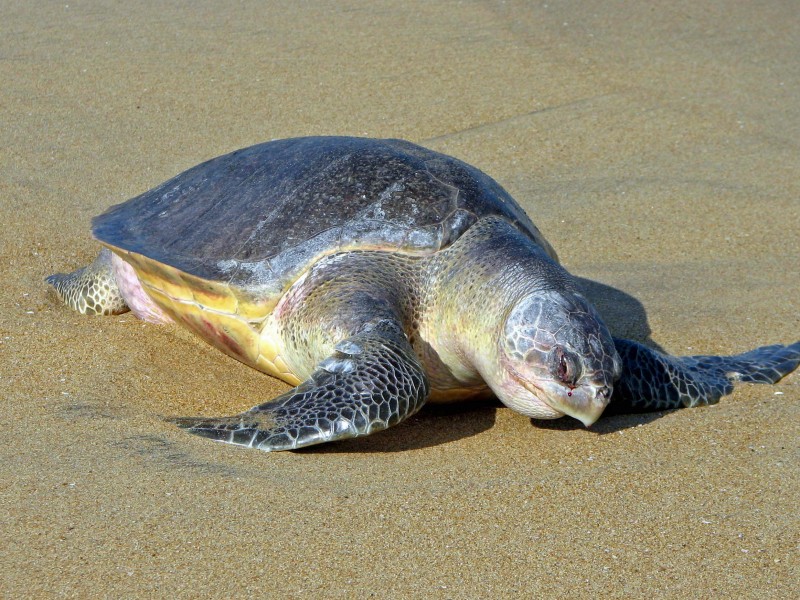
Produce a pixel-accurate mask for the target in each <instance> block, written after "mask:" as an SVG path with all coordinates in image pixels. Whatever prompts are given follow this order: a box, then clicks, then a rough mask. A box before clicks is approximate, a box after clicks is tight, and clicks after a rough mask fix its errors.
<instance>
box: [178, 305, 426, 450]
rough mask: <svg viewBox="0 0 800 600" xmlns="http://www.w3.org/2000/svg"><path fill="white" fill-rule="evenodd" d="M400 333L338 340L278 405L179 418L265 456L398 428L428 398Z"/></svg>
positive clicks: (392, 328)
mask: <svg viewBox="0 0 800 600" xmlns="http://www.w3.org/2000/svg"><path fill="white" fill-rule="evenodd" d="M428 392H429V386H428V379H427V377H426V376H425V373H424V371H423V369H422V366H421V365H420V363H419V361H418V359H417V357H416V355H415V354H414V352H413V350H412V349H411V345H410V344H409V343H408V340H407V339H406V337H405V335H404V334H403V332H402V330H401V329H400V327H399V326H398V325H397V324H396V323H394V322H392V321H380V322H379V323H378V324H377V325H372V326H369V325H368V326H367V327H365V328H364V329H363V330H362V331H361V332H359V333H358V334H356V335H354V336H352V337H350V338H348V339H346V340H344V341H342V342H340V343H339V344H337V346H336V351H335V352H334V354H333V355H332V356H330V357H329V358H327V359H325V360H324V361H322V362H321V363H320V364H319V365H318V366H317V369H316V371H314V373H313V374H312V375H311V378H310V379H308V380H307V381H305V382H303V383H302V384H300V385H299V386H297V387H296V388H295V389H293V390H291V391H290V392H287V393H286V394H283V395H282V396H279V397H278V398H276V399H275V400H273V401H272V402H267V403H265V404H261V405H259V406H256V407H254V408H251V409H250V410H248V411H247V412H244V413H242V414H239V415H235V416H232V417H222V418H202V417H198V418H180V419H176V420H175V423H176V424H177V425H178V426H180V427H183V428H185V429H186V430H187V431H189V432H190V433H194V434H196V435H201V436H204V437H209V438H212V439H215V440H218V441H221V442H228V443H230V444H239V445H242V446H248V447H250V448H258V449H259V450H265V451H272V450H294V449H296V448H301V447H303V446H311V445H312V444H321V443H324V442H332V441H334V440H341V439H346V438H353V437H357V436H361V435H369V434H371V433H374V432H376V431H381V430H383V429H386V428H388V427H391V426H392V425H396V424H397V423H399V422H400V421H402V420H403V419H405V418H407V417H409V416H411V415H413V414H414V413H415V412H417V411H418V410H419V409H420V408H421V407H422V405H423V404H424V403H425V400H426V399H427V397H428Z"/></svg>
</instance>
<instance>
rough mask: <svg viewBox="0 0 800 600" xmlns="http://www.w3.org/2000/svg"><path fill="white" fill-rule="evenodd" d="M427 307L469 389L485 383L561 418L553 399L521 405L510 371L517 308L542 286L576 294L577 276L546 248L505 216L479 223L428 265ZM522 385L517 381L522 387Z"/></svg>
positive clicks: (532, 411)
mask: <svg viewBox="0 0 800 600" xmlns="http://www.w3.org/2000/svg"><path fill="white" fill-rule="evenodd" d="M429 268H430V269H431V271H432V272H431V274H430V275H429V277H428V281H430V282H435V284H434V286H433V287H432V289H431V290H430V291H429V293H428V294H427V298H428V302H427V303H426V304H428V306H429V307H433V306H434V305H435V310H429V311H427V312H428V314H433V315H435V318H432V319H425V320H424V322H423V323H422V327H421V334H422V336H423V337H424V338H427V339H428V340H430V342H431V345H432V346H433V347H434V348H435V350H436V353H437V354H438V356H439V359H440V360H441V361H442V362H444V363H445V364H446V365H447V366H448V367H449V370H450V372H451V373H452V375H453V377H454V378H455V379H456V380H458V381H459V382H462V383H463V384H464V387H465V388H466V387H470V386H475V385H477V384H479V382H480V381H483V382H485V383H486V384H487V385H488V386H489V387H490V388H491V390H492V392H494V394H495V395H496V396H497V397H498V398H499V399H500V400H501V401H502V402H503V403H504V404H506V405H507V406H509V408H512V409H514V410H517V411H518V412H521V413H523V414H526V415H528V416H532V417H539V418H555V417H559V416H562V414H563V413H560V412H556V411H554V410H553V409H551V408H550V407H548V406H547V405H546V404H544V403H541V406H539V405H538V404H537V405H535V406H533V407H532V406H531V405H530V402H525V403H524V405H522V404H520V402H519V400H518V398H517V397H516V396H514V395H513V394H511V393H510V392H511V390H512V389H513V388H514V387H515V384H514V382H513V381H512V380H511V377H512V376H511V373H509V372H508V370H507V369H505V368H504V360H503V358H502V357H501V354H502V353H501V350H500V343H499V342H500V336H501V335H503V325H504V323H505V321H506V319H507V317H508V315H509V313H510V311H511V310H512V308H513V307H514V306H515V305H516V304H517V303H518V302H519V301H520V300H521V299H522V298H524V297H525V296H528V295H530V294H532V293H535V292H537V291H547V290H552V289H555V290H559V291H560V292H567V293H572V292H574V291H575V285H574V283H573V279H572V276H571V275H570V274H569V273H567V271H566V270H564V269H563V268H562V267H561V266H559V265H558V264H557V263H556V262H555V260H553V258H551V257H550V256H549V255H548V253H547V251H545V250H544V249H543V248H542V247H540V246H538V245H536V244H534V243H532V242H531V240H530V239H529V238H528V237H526V236H525V235H524V234H522V233H520V232H519V231H518V230H517V229H516V228H515V227H514V226H513V225H511V224H510V223H508V222H507V221H505V220H502V219H498V218H489V219H484V220H483V221H481V222H479V223H477V224H476V225H474V226H473V227H472V228H470V230H468V231H467V232H465V234H464V235H463V236H462V237H461V238H460V239H459V240H458V241H457V242H456V244H454V245H453V246H452V247H451V248H449V249H448V250H446V251H444V252H440V253H439V254H437V255H436V256H435V258H434V260H433V261H431V264H430V266H429ZM517 387H518V384H517Z"/></svg>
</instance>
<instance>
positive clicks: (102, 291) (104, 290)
mask: <svg viewBox="0 0 800 600" xmlns="http://www.w3.org/2000/svg"><path fill="white" fill-rule="evenodd" d="M111 256H112V255H111V250H109V249H108V248H103V249H102V250H101V251H100V254H99V255H98V256H97V258H96V259H95V260H94V262H93V263H92V264H90V265H88V266H86V267H83V268H82V269H78V270H77V271H73V272H72V273H56V274H55V275H50V277H47V278H46V279H45V281H46V282H47V283H49V284H50V285H52V286H53V287H54V288H55V289H56V292H57V293H58V296H59V297H60V298H61V299H62V300H63V301H64V303H65V304H66V305H67V306H69V307H70V308H71V309H72V310H76V311H78V312H79V313H81V314H83V315H118V314H120V313H124V312H127V311H128V310H129V309H128V305H127V304H126V303H125V299H124V298H123V297H122V294H121V293H120V291H119V287H117V280H116V278H115V277H114V269H113V268H112V266H111Z"/></svg>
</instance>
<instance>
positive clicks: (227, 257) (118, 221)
mask: <svg viewBox="0 0 800 600" xmlns="http://www.w3.org/2000/svg"><path fill="white" fill-rule="evenodd" d="M487 215H498V216H502V217H504V218H506V219H508V220H509V221H511V222H512V223H514V224H515V225H516V226H517V227H518V228H519V229H520V230H522V231H524V232H526V233H527V234H528V235H530V236H531V238H532V240H534V241H536V242H537V243H539V244H541V245H542V246H544V247H545V249H546V250H547V251H548V252H552V250H551V249H550V247H549V245H548V244H547V242H546V241H544V239H543V238H542V236H541V234H540V233H539V231H538V230H537V229H536V227H535V226H534V225H533V223H532V222H531V221H530V219H529V218H528V217H527V215H526V214H525V213H524V212H523V210H522V209H521V208H520V207H519V205H517V203H516V202H515V201H514V200H513V198H511V196H510V195H509V194H508V193H507V192H506V191H505V190H503V188H501V187H500V186H499V185H498V184H497V183H496V182H495V181H494V180H493V179H492V178H490V177H489V176H487V175H485V174H484V173H482V172H481V171H479V170H478V169H476V168H474V167H471V166H469V165H467V164H466V163H464V162H461V161H460V160H457V159H455V158H452V157H449V156H446V155H444V154H440V153H438V152H433V151H431V150H428V149H426V148H422V147H421V146H417V145H415V144H412V143H410V142H405V141H401V140H375V139H368V138H350V137H307V138H295V139H286V140H279V141H274V142H267V143H264V144H258V145H256V146H251V147H249V148H244V149H242V150H237V151H235V152H232V153H230V154H226V155H224V156H220V157H218V158H215V159H212V160H210V161H208V162H205V163H202V164H200V165H197V166H196V167H193V168H191V169H189V170H188V171H185V172H183V173H181V174H180V175H178V176H176V177H174V178H173V179H170V180H169V181H167V182H165V183H163V184H161V185H160V186H158V187H156V188H154V189H152V190H150V191H149V192H145V193H144V194H142V195H141V196H137V197H136V198H133V199H131V200H128V201H127V202H124V203H123V204H119V205H117V206H114V207H112V208H110V209H109V210H108V211H107V212H106V213H104V214H102V215H100V216H98V217H96V218H95V219H94V221H93V233H94V236H95V237H96V238H97V239H98V240H100V241H101V242H104V243H107V244H109V245H111V246H115V247H117V248H121V249H123V250H127V251H130V252H135V253H138V254H141V255H144V256H146V257H148V258H150V259H153V260H155V261H158V262H160V263H163V264H166V265H169V266H172V267H174V268H176V269H178V270H180V271H184V272H186V273H189V274H191V275H195V276H197V277H200V278H203V279H207V280H211V281H223V282H226V283H230V284H231V285H232V286H234V287H237V288H240V289H246V290H249V291H251V292H257V291H258V292H260V293H268V294H269V293H277V292H279V291H280V290H281V289H285V286H286V284H287V282H290V281H292V280H293V279H294V278H296V277H297V275H298V274H299V273H300V272H301V271H302V270H303V269H304V268H305V267H306V266H307V265H308V263H309V261H311V260H314V259H315V257H317V256H320V255H321V254H329V253H331V252H335V251H336V250H337V249H340V248H361V247H364V248H380V249H385V250H388V251H398V252H408V253H414V254H430V253H433V252H436V251H438V250H440V249H442V248H445V247H447V246H448V245H450V244H452V243H453V241H454V240H456V239H458V237H459V236H460V235H461V234H462V233H463V232H464V231H465V230H466V229H467V228H468V227H469V226H470V225H472V224H473V223H474V222H475V221H476V220H478V219H479V218H481V217H483V216H487Z"/></svg>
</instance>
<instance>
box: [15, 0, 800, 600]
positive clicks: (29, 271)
mask: <svg viewBox="0 0 800 600" xmlns="http://www.w3.org/2000/svg"><path fill="white" fill-rule="evenodd" d="M67 1H68V4H67V3H66V2H62V3H41V2H40V3H29V2H22V1H20V2H8V1H6V2H2V6H0V14H2V19H0V78H1V79H0V80H1V81H2V85H1V86H0V218H2V237H0V259H1V264H0V274H1V276H2V281H3V286H2V288H1V289H0V306H2V313H1V314H0V364H1V365H2V366H0V393H2V397H3V399H4V401H5V403H4V413H5V420H6V424H7V425H6V433H7V434H8V435H7V437H6V442H5V443H4V444H3V449H2V451H1V453H0V477H1V478H2V482H3V483H2V504H1V505H0V518H1V519H2V529H1V531H2V540H1V541H0V542H1V543H2V551H1V553H0V581H1V583H0V595H2V596H4V597H9V598H10V597H21V596H29V597H41V598H44V597H61V596H67V597H81V598H83V597H115V598H116V597H157V596H162V597H173V596H179V597H186V598H191V597H217V596H223V595H233V594H236V595H239V596H244V597H247V596H256V595H259V596H266V597H276V598H277V597H310V596H316V597H347V598H356V597H368V596H369V597H373V596H374V597H383V598H390V597H391V598H395V597H397V598H412V597H413V598H429V597H430V598H479V597H484V598H489V597H520V598H531V597H570V598H576V597H598V596H602V597H651V596H652V597H737V598H738V597H749V598H765V597H771V598H788V597H791V596H796V595H797V594H798V583H797V581H798V571H799V569H798V562H799V560H798V540H799V538H800V527H799V526H798V504H799V503H798V498H800V493H799V492H800V473H799V472H798V439H799V438H800V418H799V417H800V374H797V373H796V374H794V375H792V376H790V377H788V378H786V380H785V381H783V382H782V383H781V384H779V385H778V386H775V387H767V386H743V387H741V388H739V389H738V390H737V391H736V392H735V393H734V394H733V395H732V396H729V397H727V398H725V399H723V401H722V402H721V403H720V404H719V405H718V406H715V407H712V408H705V409H696V410H685V411H676V412H672V413H667V414H657V415H649V416H644V417H630V416H626V417H612V418H607V419H604V420H602V421H601V422H600V423H599V424H598V426H596V427H595V428H593V430H591V431H586V430H584V429H582V428H581V427H578V426H576V424H575V422H567V421H562V422H554V423H549V424H548V423H545V424H537V423H533V422H531V421H530V420H528V419H526V418H523V417H521V416H519V415H517V414H513V413H512V412H511V411H510V410H508V409H506V408H503V407H500V406H499V405H492V404H489V405H486V404H484V405H478V406H472V407H469V406H467V407H462V408H460V409H458V410H449V411H442V410H426V411H423V413H422V414H420V415H419V416H417V417H415V418H413V419H411V420H410V422H408V423H406V424H404V425H402V426H399V427H397V428H396V429H394V430H391V431H389V432H386V433H384V434H380V435H376V436H374V437H371V438H367V439H363V440H357V441H353V442H348V443H342V444H338V445H330V446H327V447H321V448H319V449H317V450H310V451H303V452H296V453H278V454H272V455H270V454H264V453H260V452H255V451H246V450H242V449H239V448H236V447H232V446H226V445H220V444H214V443H211V442H209V441H207V440H203V439H200V438H196V437H193V436H189V435H186V434H184V433H182V432H180V431H178V430H176V429H175V428H174V427H172V426H171V425H169V424H168V423H165V422H164V421H163V420H162V416H163V415H176V414H225V413H230V412H233V411H238V410H241V409H244V408H246V407H249V406H251V405H252V404H255V403H256V402H261V401H264V400H266V399H268V398H270V397H271V396H273V395H274V394H276V393H277V392H279V391H281V390H283V389H286V388H285V386H283V385H282V384H280V383H279V382H277V381H275V380H273V379H270V378H269V377H266V376H262V375H260V374H258V373H256V372H254V371H252V370H250V369H248V368H246V367H244V366H242V365H240V364H238V363H236V362H234V361H233V360H231V359H228V358H226V357H225V356H223V355H222V354H220V353H217V352H216V351H214V350H212V349H210V348H209V347H206V346H205V345H203V344H202V343H201V342H198V341H195V340H193V339H192V338H190V337H189V336H188V335H185V334H182V333H181V332H179V331H177V330H176V329H175V328H171V327H162V328H159V327H156V326H152V325H148V324H144V323H141V322H139V321H137V320H136V319H134V318H133V317H131V316H130V315H124V316H121V317H115V318H88V317H81V316H79V315H76V314H73V313H71V312H69V311H67V309H66V308H65V307H63V306H62V305H60V304H59V303H58V302H57V301H56V299H55V297H54V295H53V294H52V293H51V292H50V291H49V290H48V289H47V287H46V286H45V284H44V283H43V281H42V278H43V277H44V276H45V275H47V274H49V273H52V272H54V271H57V270H64V269H72V268H76V267H78V266H80V265H82V264H84V263H86V262H88V261H90V260H91V259H92V258H93V256H94V254H95V252H96V250H97V246H96V244H95V243H93V242H92V240H91V239H90V236H89V233H88V231H89V219H90V217H91V216H92V215H94V214H96V213H99V212H101V211H102V210H104V209H105V208H106V207H107V206H109V205H110V204H113V203H117V202H120V201H122V200H125V199H126V198H128V197H130V196H133V195H135V194H138V193H140V192H143V191H145V190H147V189H149V188H150V187H152V186H153V185H155V184H158V183H160V182H161V181H163V180H165V179H167V178H168V177H170V176H172V175H174V174H176V173H177V172H179V171H181V170H183V169H184V168H187V167H189V166H192V165H194V164H196V163H198V162H200V161H201V160H204V159H206V158H209V157H212V156H215V155H218V154H221V153H224V152H227V151H230V150H232V149H235V148H238V147H242V146H246V145H249V144H252V143H256V142H260V141H264V140H267V139H271V138H280V137H287V136H294V135H308V134H354V135H370V136H396V137H403V138H407V139H410V140H412V141H417V142H421V143H423V144H425V145H427V146H429V147H431V148H434V149H436V150H441V151H445V152H449V153H452V154H454V155H456V156H459V157H461V158H463V159H466V160H468V161H469V162H472V163H474V164H476V165H478V166H479V167H480V168H482V169H484V170H485V171H487V172H488V173H490V174H491V175H493V176H494V177H495V178H496V179H497V180H498V181H500V182H501V183H502V184H503V185H504V186H505V187H506V188H507V189H508V190H509V191H510V192H511V193H512V194H513V195H514V196H515V197H516V198H517V199H518V200H519V201H520V203H521V204H522V205H523V206H525V207H526V209H527V210H528V211H529V213H530V214H531V216H532V217H533V219H534V221H535V222H536V223H537V224H538V225H539V227H540V228H541V230H542V231H543V232H544V233H545V235H546V236H547V237H548V239H549V240H550V241H551V242H552V243H553V245H554V246H555V247H556V248H557V250H558V251H559V253H560V255H561V257H562V260H563V262H564V263H565V265H566V266H567V267H568V268H569V269H571V270H572V271H573V272H574V273H576V274H578V275H580V276H582V277H586V278H589V279H591V280H594V281H599V282H603V284H605V286H609V287H604V286H599V285H595V286H593V290H594V292H595V295H596V296H597V297H598V302H599V303H600V304H601V306H603V310H604V311H605V312H606V314H607V315H608V320H609V321H610V324H611V326H612V329H614V330H615V331H617V332H619V333H621V334H623V335H628V336H633V337H637V338H639V339H649V340H651V341H654V342H655V343H658V344H660V345H661V346H662V347H664V348H666V349H667V350H669V351H671V352H675V353H697V352H707V353H727V352H736V351H742V350H746V349H749V348H751V347H755V346H757V345H761V344H765V343H773V342H783V343H788V342H792V341H794V340H796V339H798V337H800V335H799V334H800V321H799V320H798V319H799V317H798V315H800V300H799V299H800V272H799V270H800V260H798V256H800V200H798V198H800V145H798V140H800V17H798V12H797V4H796V2H794V1H792V0H785V1H783V2H767V3H748V2H724V1H722V0H716V1H712V2H703V3H696V2H671V3H661V4H660V5H659V7H656V6H655V5H654V4H652V3H634V2H558V1H556V0H552V1H550V2H547V3H544V2H540V3H529V2H514V1H508V2H448V3H419V4H416V5H410V4H409V3H407V2H377V3H375V2H370V3H358V2H356V3H328V2H306V3H295V2H271V3H268V4H269V5H267V3H263V2H237V3H218V2H210V1H206V0H203V1H200V2H193V3H174V5H173V6H171V7H166V8H165V7H164V6H162V3H161V2H152V3H146V2H135V3H130V2H124V3H123V2H72V1H71V0H67ZM184 4H185V6H184ZM188 7H191V8H188Z"/></svg>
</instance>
